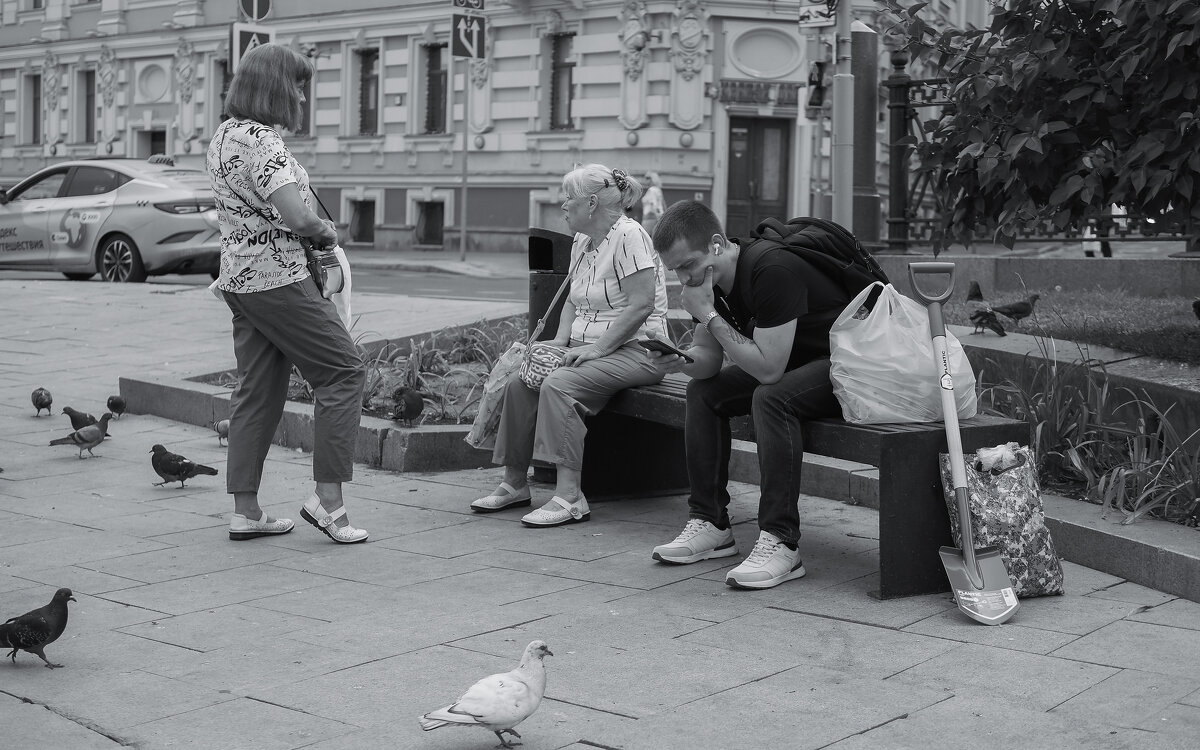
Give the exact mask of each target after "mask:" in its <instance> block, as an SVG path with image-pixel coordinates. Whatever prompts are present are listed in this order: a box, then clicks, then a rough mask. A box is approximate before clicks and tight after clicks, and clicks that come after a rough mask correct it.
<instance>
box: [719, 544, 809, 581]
mask: <svg viewBox="0 0 1200 750" xmlns="http://www.w3.org/2000/svg"><path fill="white" fill-rule="evenodd" d="M803 576H804V563H803V562H802V561H801V560H800V551H799V550H792V549H788V548H787V547H786V546H785V545H784V544H783V542H781V541H779V539H778V538H777V537H776V536H775V535H774V534H771V533H770V532H766V531H760V532H759V533H758V541H757V542H755V543H754V549H753V550H751V552H750V556H749V557H747V558H746V559H745V560H742V564H741V565H739V566H737V567H736V568H734V569H733V570H731V571H729V574H728V575H727V576H725V583H727V584H729V585H730V586H733V587H734V588H739V589H769V588H771V587H772V586H778V585H779V584H781V583H783V582H784V581H790V580H792V579H793V578H801V577H803Z"/></svg>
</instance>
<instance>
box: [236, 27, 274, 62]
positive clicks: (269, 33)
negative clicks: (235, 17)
mask: <svg viewBox="0 0 1200 750" xmlns="http://www.w3.org/2000/svg"><path fill="white" fill-rule="evenodd" d="M229 33H230V37H231V38H230V42H229V55H230V57H232V58H233V59H231V60H230V61H229V62H230V67H229V69H230V70H231V71H236V70H237V66H238V63H239V62H241V61H242V55H244V54H246V53H247V52H249V51H250V50H252V49H254V48H255V47H258V46H259V45H263V44H270V43H271V42H273V41H275V29H273V28H271V27H269V26H255V25H253V24H248V23H235V24H233V25H232V26H231V27H230V30H229Z"/></svg>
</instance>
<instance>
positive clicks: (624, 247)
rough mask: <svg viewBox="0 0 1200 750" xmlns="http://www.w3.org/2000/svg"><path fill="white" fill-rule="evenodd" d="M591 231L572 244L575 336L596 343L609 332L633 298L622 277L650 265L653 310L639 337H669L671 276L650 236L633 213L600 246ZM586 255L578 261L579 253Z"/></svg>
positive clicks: (609, 232)
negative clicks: (652, 280) (669, 279)
mask: <svg viewBox="0 0 1200 750" xmlns="http://www.w3.org/2000/svg"><path fill="white" fill-rule="evenodd" d="M591 245H592V240H591V238H590V237H588V236H587V235H586V234H577V235H575V244H574V245H573V246H572V247H571V263H572V265H573V266H574V268H575V271H574V273H573V274H572V276H571V290H570V294H569V295H568V296H567V299H569V300H570V301H571V304H572V305H574V306H575V321H574V323H572V324H571V340H572V341H581V342H583V343H585V344H591V343H594V342H595V341H596V340H597V339H599V338H600V337H601V336H603V335H604V332H605V331H607V330H608V328H609V326H611V325H612V324H613V321H615V320H616V319H617V318H618V317H620V315H621V313H622V312H624V310H625V308H627V307H628V306H629V296H628V295H627V294H626V293H625V288H624V284H623V282H622V280H623V279H624V278H625V277H626V276H629V275H631V274H634V273H637V272H638V271H642V270H645V269H647V268H653V269H654V312H652V313H650V317H649V318H647V319H646V322H645V323H643V324H642V325H641V327H639V328H638V330H637V333H636V334H635V335H634V338H646V335H647V334H653V335H654V336H655V337H657V338H660V339H664V340H670V337H669V336H668V334H667V275H666V271H665V269H664V268H663V264H662V261H661V260H660V259H659V257H658V253H656V252H654V245H653V244H652V243H651V241H650V235H648V234H646V230H645V229H642V225H641V224H638V223H637V222H636V221H634V220H633V219H630V218H629V217H628V216H622V217H620V218H619V219H617V223H616V224H613V227H612V229H610V230H609V231H608V235H607V236H605V238H604V240H603V241H602V242H601V243H600V245H599V247H596V248H594V249H593V248H592V246H591ZM580 255H583V259H582V260H579V256H580Z"/></svg>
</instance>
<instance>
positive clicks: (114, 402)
mask: <svg viewBox="0 0 1200 750" xmlns="http://www.w3.org/2000/svg"><path fill="white" fill-rule="evenodd" d="M125 406H126V404H125V399H124V398H123V397H121V396H109V397H108V410H109V411H111V412H112V415H113V419H120V418H121V415H122V414H124V413H125Z"/></svg>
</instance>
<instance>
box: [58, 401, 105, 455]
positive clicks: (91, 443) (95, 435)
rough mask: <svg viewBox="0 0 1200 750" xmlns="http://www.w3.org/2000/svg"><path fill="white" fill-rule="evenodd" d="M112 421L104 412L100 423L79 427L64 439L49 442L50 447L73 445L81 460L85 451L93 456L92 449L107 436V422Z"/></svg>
mask: <svg viewBox="0 0 1200 750" xmlns="http://www.w3.org/2000/svg"><path fill="white" fill-rule="evenodd" d="M110 419H112V415H111V414H109V413H108V412H104V416H102V417H100V421H99V422H97V423H96V424H90V425H88V426H87V427H80V428H79V429H78V430H75V431H74V432H72V433H71V434H70V435H67V436H66V437H60V438H58V439H57V440H51V441H50V445H73V446H75V447H76V448H78V449H79V457H80V458H83V452H84V451H85V450H86V451H87V452H88V455H89V456H95V455H96V454H95V453H92V448H95V447H96V446H97V445H100V443H101V442H103V441H104V438H105V436H106V435H108V420H110Z"/></svg>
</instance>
